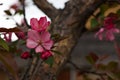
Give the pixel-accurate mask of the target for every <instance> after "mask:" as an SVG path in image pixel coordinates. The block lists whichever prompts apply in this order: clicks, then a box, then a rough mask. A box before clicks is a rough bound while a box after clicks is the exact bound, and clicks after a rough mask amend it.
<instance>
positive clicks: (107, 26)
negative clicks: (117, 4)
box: [95, 15, 120, 41]
mask: <svg viewBox="0 0 120 80" xmlns="http://www.w3.org/2000/svg"><path fill="white" fill-rule="evenodd" d="M116 20H117V16H113V15H111V16H108V17H106V18H105V19H104V22H103V28H101V29H100V30H99V31H98V32H97V33H96V35H95V36H98V38H99V39H100V40H103V36H104V37H105V39H106V40H109V41H113V40H114V39H115V37H114V33H120V30H119V29H117V28H116V25H115V23H114V22H115V21H116Z"/></svg>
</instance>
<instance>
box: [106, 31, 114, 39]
mask: <svg viewBox="0 0 120 80" xmlns="http://www.w3.org/2000/svg"><path fill="white" fill-rule="evenodd" d="M114 39H115V37H114V35H113V32H111V31H107V32H106V40H110V41H113V40H114Z"/></svg>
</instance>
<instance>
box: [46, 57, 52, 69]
mask: <svg viewBox="0 0 120 80" xmlns="http://www.w3.org/2000/svg"><path fill="white" fill-rule="evenodd" d="M45 63H47V64H48V65H50V67H52V65H53V63H54V58H53V56H51V57H49V58H48V59H47V60H45Z"/></svg>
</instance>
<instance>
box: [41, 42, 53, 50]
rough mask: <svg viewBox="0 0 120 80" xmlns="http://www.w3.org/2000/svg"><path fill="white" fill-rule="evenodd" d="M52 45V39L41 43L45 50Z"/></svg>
mask: <svg viewBox="0 0 120 80" xmlns="http://www.w3.org/2000/svg"><path fill="white" fill-rule="evenodd" d="M52 46H53V41H52V40H49V41H47V42H45V43H43V47H44V48H45V49H47V50H50V49H51V47H52Z"/></svg>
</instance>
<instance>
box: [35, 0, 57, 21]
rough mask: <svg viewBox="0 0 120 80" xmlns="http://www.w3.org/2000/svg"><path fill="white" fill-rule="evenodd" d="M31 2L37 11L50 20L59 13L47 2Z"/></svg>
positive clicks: (44, 0)
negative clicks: (39, 10)
mask: <svg viewBox="0 0 120 80" xmlns="http://www.w3.org/2000/svg"><path fill="white" fill-rule="evenodd" d="M33 2H34V3H35V5H36V6H37V7H38V8H39V9H41V10H42V11H43V12H44V13H45V14H46V15H47V16H48V17H50V18H51V19H55V17H56V16H57V15H58V13H59V10H58V9H56V8H55V7H54V6H53V5H52V4H50V3H49V2H48V1H47V0H33Z"/></svg>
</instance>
